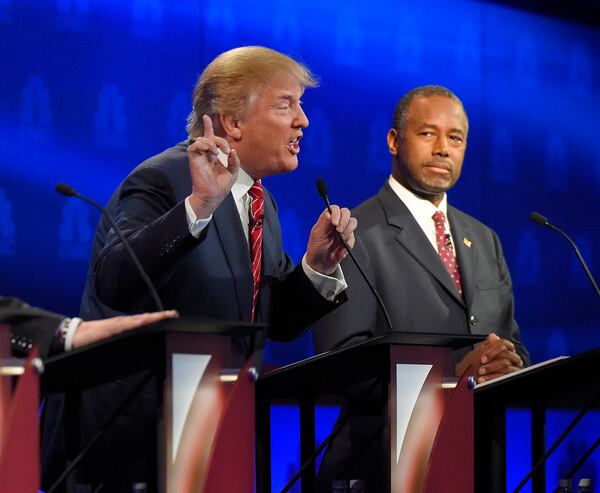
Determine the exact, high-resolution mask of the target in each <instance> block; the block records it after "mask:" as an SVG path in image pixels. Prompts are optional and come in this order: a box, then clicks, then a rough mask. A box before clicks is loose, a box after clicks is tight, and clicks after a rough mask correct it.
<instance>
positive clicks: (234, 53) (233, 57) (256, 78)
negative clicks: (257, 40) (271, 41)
mask: <svg viewBox="0 0 600 493" xmlns="http://www.w3.org/2000/svg"><path fill="white" fill-rule="evenodd" d="M281 74H289V75H291V76H293V77H294V78H295V79H296V80H297V81H298V83H299V84H300V85H301V86H302V87H303V88H305V87H315V86H316V85H317V84H318V82H317V79H316V78H315V76H314V75H313V74H312V73H311V72H310V70H309V69H308V67H306V66H304V65H303V64H301V63H300V62H297V61H296V60H294V59H292V58H290V57H288V56H286V55H283V54H282V53H279V52H278V51H275V50H272V49H270V48H264V47H262V46H243V47H241V48H234V49H233V50H229V51H226V52H225V53H222V54H221V55H219V56H218V57H217V58H215V59H214V60H213V61H212V62H211V63H210V64H209V65H208V66H207V67H206V69H205V70H204V72H202V74H201V75H200V77H199V79H198V82H197V83H196V87H195V88H194V92H193V96H192V108H193V109H192V112H191V113H190V115H189V116H188V124H187V131H188V134H189V136H190V137H193V138H196V137H200V136H201V135H202V134H203V132H204V128H203V125H202V115H208V116H210V117H211V118H214V117H215V116H216V115H220V114H221V115H229V116H235V117H241V116H243V114H244V111H245V110H246V108H247V107H248V105H249V104H250V103H251V102H252V100H253V98H254V97H255V96H256V95H257V93H258V92H259V91H260V89H261V87H263V86H265V85H266V84H268V82H269V81H271V80H272V79H273V78H275V77H276V76H278V75H281ZM213 121H214V120H213Z"/></svg>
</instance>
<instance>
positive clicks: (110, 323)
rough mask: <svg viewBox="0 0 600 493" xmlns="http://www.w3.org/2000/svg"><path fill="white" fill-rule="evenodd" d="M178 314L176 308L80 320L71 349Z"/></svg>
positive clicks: (174, 316)
mask: <svg viewBox="0 0 600 493" xmlns="http://www.w3.org/2000/svg"><path fill="white" fill-rule="evenodd" d="M176 317H179V314H178V313H177V311H176V310H166V311H164V312H153V313H141V314H139V315H121V316H118V317H112V318H107V319H104V320H92V321H89V322H85V321H84V322H81V324H79V327H77V330H76V331H75V335H74V336H73V349H76V348H80V347H83V346H87V345H88V344H92V343H94V342H98V341H101V340H102V339H106V338H108V337H112V336H114V335H117V334H120V333H122V332H127V331H128V330H133V329H137V328H138V327H142V326H144V325H149V324H152V323H155V322H159V321H161V320H165V319H167V318H176Z"/></svg>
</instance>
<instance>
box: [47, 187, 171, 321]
mask: <svg viewBox="0 0 600 493" xmlns="http://www.w3.org/2000/svg"><path fill="white" fill-rule="evenodd" d="M55 190H56V191H57V192H58V193H60V194H61V195H64V196H65V197H75V198H78V199H80V200H83V201H84V202H87V203H88V204H90V205H92V206H94V207H95V208H96V209H98V210H99V211H100V212H101V213H102V214H104V216H105V217H106V219H108V222H109V223H110V225H111V227H112V229H113V230H114V231H115V233H116V234H117V236H118V237H119V240H120V241H121V243H123V246H124V247H125V250H127V253H128V254H129V257H131V260H132V261H133V264H134V265H135V268H136V269H137V270H138V272H139V273H140V276H142V279H143V280H144V283H145V284H146V287H147V288H148V291H149V292H150V295H151V296H152V299H153V300H154V304H155V305H156V308H157V309H158V311H161V312H162V311H163V310H164V307H163V304H162V302H161V301H160V298H159V297H158V293H157V292H156V288H155V287H154V284H152V281H151V280H150V277H149V276H148V274H147V273H146V270H145V269H144V267H142V264H141V263H140V261H139V259H138V257H137V255H136V254H135V252H134V251H133V249H132V248H131V245H129V242H128V241H127V240H126V239H125V236H123V233H122V232H121V230H120V229H119V227H118V226H117V224H116V223H115V221H114V219H113V218H112V217H111V215H110V214H109V213H108V211H107V210H106V209H105V208H104V207H102V206H101V205H100V204H99V203H98V202H96V201H95V200H92V199H91V198H89V197H86V196H85V195H82V194H80V193H79V192H77V191H76V190H75V189H74V188H73V187H71V186H69V185H67V184H66V183H57V184H56V187H55Z"/></svg>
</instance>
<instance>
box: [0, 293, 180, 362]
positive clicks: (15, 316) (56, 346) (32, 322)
mask: <svg viewBox="0 0 600 493" xmlns="http://www.w3.org/2000/svg"><path fill="white" fill-rule="evenodd" d="M176 316H177V312H176V311H174V310H168V311H164V312H155V313H142V314H139V315H129V316H119V317H112V318H108V319H106V320H93V321H87V322H86V321H83V320H81V319H78V318H67V317H65V316H64V315H58V314H57V313H52V312H47V311H45V310H42V309H40V308H35V307H32V306H30V305H28V304H27V303H25V302H24V301H21V300H19V299H17V298H12V297H7V296H2V295H0V324H6V325H7V326H8V327H9V330H10V348H11V353H12V355H13V356H17V357H26V356H27V355H28V354H29V351H30V350H31V348H32V347H33V346H37V347H38V350H39V354H40V357H42V358H46V357H47V356H51V355H53V354H58V353H60V352H62V351H65V350H70V349H77V348H80V347H83V346H87V345H88V344H92V343H94V342H98V341H100V340H102V339H106V338H108V337H111V336H113V335H117V334H120V333H121V332H125V331H127V330H132V329H135V328H136V327H141V326H143V325H147V324H151V323H154V322H158V321H160V320H164V319H165V318H172V317H176Z"/></svg>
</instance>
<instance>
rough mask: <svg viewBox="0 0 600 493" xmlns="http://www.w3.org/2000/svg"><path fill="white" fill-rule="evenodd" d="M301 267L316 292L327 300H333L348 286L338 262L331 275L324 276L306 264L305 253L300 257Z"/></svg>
mask: <svg viewBox="0 0 600 493" xmlns="http://www.w3.org/2000/svg"><path fill="white" fill-rule="evenodd" d="M302 269H303V270H304V273H305V274H306V277H308V280H309V281H310V282H311V283H312V285H313V286H314V287H315V289H316V290H317V291H318V293H319V294H320V295H321V296H322V297H323V298H325V299H326V300H328V301H335V299H336V298H337V297H338V295H339V294H340V293H341V292H342V291H344V289H346V288H347V287H348V284H346V279H345V278H344V273H343V272H342V268H341V267H340V265H339V264H338V266H337V267H336V268H335V271H334V272H333V274H332V275H331V276H326V275H325V274H321V273H320V272H317V271H316V270H314V269H313V268H311V267H310V265H308V263H307V262H306V253H305V254H304V257H302Z"/></svg>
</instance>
